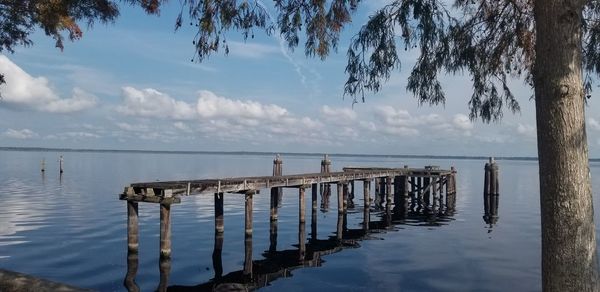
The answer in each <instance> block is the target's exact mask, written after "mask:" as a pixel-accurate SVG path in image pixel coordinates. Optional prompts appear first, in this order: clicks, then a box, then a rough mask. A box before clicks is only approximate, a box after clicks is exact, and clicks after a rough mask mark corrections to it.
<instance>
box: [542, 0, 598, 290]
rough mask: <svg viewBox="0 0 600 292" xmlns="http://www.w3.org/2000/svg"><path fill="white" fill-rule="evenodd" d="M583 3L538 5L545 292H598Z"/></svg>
mask: <svg viewBox="0 0 600 292" xmlns="http://www.w3.org/2000/svg"><path fill="white" fill-rule="evenodd" d="M584 3H585V1H583V0H536V1H535V7H534V13H535V21H536V47H535V49H536V63H535V71H534V83H535V102H536V120H537V139H538V157H539V175H540V204H541V217H542V287H543V289H544V291H598V290H599V286H598V260H597V256H596V237H595V228H594V209H593V206H592V189H591V185H590V173H589V162H588V147H587V137H586V131H585V110H584V106H585V103H584V92H583V80H582V68H581V66H582V65H581V64H582V59H581V56H582V51H581V50H582V48H581V46H582V45H581V41H582V40H581V37H582V28H581V25H582V24H581V19H582V9H583V5H584Z"/></svg>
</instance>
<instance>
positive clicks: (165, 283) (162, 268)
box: [156, 257, 171, 292]
mask: <svg viewBox="0 0 600 292" xmlns="http://www.w3.org/2000/svg"><path fill="white" fill-rule="evenodd" d="M158 269H159V273H160V281H159V283H158V288H157V289H156V291H158V292H167V289H168V287H169V274H170V273H171V258H169V257H161V258H160V260H159V261H158Z"/></svg>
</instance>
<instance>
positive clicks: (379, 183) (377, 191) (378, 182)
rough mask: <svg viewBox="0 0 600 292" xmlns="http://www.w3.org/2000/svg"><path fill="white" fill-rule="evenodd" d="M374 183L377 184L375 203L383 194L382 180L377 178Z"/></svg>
mask: <svg viewBox="0 0 600 292" xmlns="http://www.w3.org/2000/svg"><path fill="white" fill-rule="evenodd" d="M373 183H374V184H375V201H376V202H377V198H379V194H380V193H381V178H379V177H378V178H375V179H374V180H373Z"/></svg>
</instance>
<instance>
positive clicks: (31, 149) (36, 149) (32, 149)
mask: <svg viewBox="0 0 600 292" xmlns="http://www.w3.org/2000/svg"><path fill="white" fill-rule="evenodd" d="M0 151H19V152H95V153H145V154H197V155H207V154H208V155H210V154H220V155H256V156H274V155H276V154H280V155H284V156H315V157H321V156H323V154H324V153H300V152H269V151H265V152H261V151H171V150H133V149H79V148H46V147H0ZM328 155H329V156H330V157H379V158H416V159H461V160H487V159H488V158H489V157H487V156H461V155H405V154H354V153H328ZM494 158H495V159H496V160H524V161H537V157H494ZM590 161H600V159H590Z"/></svg>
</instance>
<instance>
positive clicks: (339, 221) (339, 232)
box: [336, 212, 344, 241]
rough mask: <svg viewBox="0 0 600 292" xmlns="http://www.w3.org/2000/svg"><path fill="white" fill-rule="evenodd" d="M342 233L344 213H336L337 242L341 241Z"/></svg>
mask: <svg viewBox="0 0 600 292" xmlns="http://www.w3.org/2000/svg"><path fill="white" fill-rule="evenodd" d="M343 232H344V213H342V212H338V218H337V233H336V236H337V240H338V241H342V238H343V237H342V234H343Z"/></svg>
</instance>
